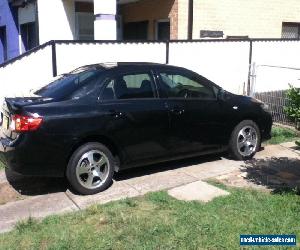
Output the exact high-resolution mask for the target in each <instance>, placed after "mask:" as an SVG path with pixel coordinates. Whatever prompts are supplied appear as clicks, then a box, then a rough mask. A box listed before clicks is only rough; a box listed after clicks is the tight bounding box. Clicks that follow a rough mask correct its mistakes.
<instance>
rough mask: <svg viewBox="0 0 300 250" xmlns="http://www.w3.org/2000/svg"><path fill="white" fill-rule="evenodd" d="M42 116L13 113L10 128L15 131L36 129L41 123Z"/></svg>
mask: <svg viewBox="0 0 300 250" xmlns="http://www.w3.org/2000/svg"><path fill="white" fill-rule="evenodd" d="M42 121H43V118H41V117H31V116H23V115H13V116H12V118H11V123H10V129H11V130H12V131H15V132H26V131H34V130H37V129H38V128H39V127H40V126H41V124H42Z"/></svg>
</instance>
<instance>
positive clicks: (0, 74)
mask: <svg viewBox="0 0 300 250" xmlns="http://www.w3.org/2000/svg"><path fill="white" fill-rule="evenodd" d="M51 79H52V50H51V46H50V45H49V46H47V47H45V48H43V49H41V50H39V51H37V52H35V53H32V54H30V55H29V56H26V57H23V58H22V59H20V60H17V61H15V62H13V63H11V64H8V65H6V66H5V67H2V68H0V83H1V85H0V98H2V97H12V96H22V95H26V94H27V93H28V92H29V91H30V90H31V89H36V88H38V87H41V86H43V85H45V84H47V83H48V82H49V81H50V80H51Z"/></svg>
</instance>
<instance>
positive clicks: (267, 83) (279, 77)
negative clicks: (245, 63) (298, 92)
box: [252, 41, 300, 92]
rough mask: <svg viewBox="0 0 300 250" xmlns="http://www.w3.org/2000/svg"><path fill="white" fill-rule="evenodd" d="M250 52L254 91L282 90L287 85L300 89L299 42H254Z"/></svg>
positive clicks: (286, 87)
mask: <svg viewBox="0 0 300 250" xmlns="http://www.w3.org/2000/svg"><path fill="white" fill-rule="evenodd" d="M252 51H253V53H252V62H253V63H254V64H255V71H256V72H255V75H256V77H255V79H254V80H255V81H254V82H255V86H254V91H256V92H265V91H272V90H284V89H288V87H289V86H288V84H289V83H292V84H294V85H297V86H298V87H300V85H299V81H298V80H299V79H300V56H299V51H300V42H299V41H267V42H266V41H256V42H253V48H252ZM296 69H298V70H296Z"/></svg>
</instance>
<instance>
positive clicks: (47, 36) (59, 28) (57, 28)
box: [37, 0, 99, 44]
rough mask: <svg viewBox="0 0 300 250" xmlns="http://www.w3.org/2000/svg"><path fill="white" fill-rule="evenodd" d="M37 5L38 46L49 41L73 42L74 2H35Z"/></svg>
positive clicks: (63, 0)
mask: <svg viewBox="0 0 300 250" xmlns="http://www.w3.org/2000/svg"><path fill="white" fill-rule="evenodd" d="M98 1H99V0H98ZM37 3H38V17H39V39H40V44H43V43H45V42H48V41H50V40H73V39H74V37H75V5H74V1H73V0H37Z"/></svg>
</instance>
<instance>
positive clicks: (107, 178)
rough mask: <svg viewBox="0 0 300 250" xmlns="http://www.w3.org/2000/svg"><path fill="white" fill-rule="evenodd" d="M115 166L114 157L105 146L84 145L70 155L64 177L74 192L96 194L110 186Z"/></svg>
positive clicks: (99, 144) (91, 143) (94, 143)
mask: <svg viewBox="0 0 300 250" xmlns="http://www.w3.org/2000/svg"><path fill="white" fill-rule="evenodd" d="M115 164H116V163H115V158H114V156H113V155H112V153H111V152H110V150H109V149H108V148H107V147H106V146H105V145H103V144H101V143H97V142H90V143H86V144H84V145H82V146H80V147H79V148H78V149H77V150H75V152H74V153H73V154H72V156H71V158H70V160H69V163H68V166H67V170H66V177H67V179H68V181H69V183H70V185H71V186H72V188H73V189H74V190H75V191H76V192H78V193H80V194H83V195H91V194H96V193H99V192H101V191H103V190H105V189H107V188H108V187H109V186H110V185H111V183H112V178H113V174H114V169H115Z"/></svg>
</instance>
